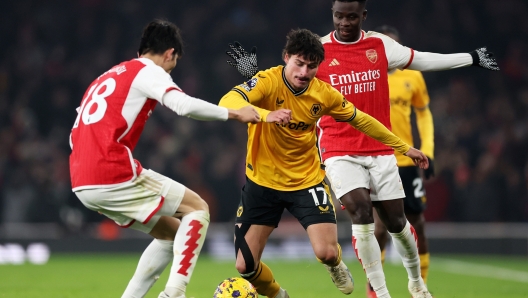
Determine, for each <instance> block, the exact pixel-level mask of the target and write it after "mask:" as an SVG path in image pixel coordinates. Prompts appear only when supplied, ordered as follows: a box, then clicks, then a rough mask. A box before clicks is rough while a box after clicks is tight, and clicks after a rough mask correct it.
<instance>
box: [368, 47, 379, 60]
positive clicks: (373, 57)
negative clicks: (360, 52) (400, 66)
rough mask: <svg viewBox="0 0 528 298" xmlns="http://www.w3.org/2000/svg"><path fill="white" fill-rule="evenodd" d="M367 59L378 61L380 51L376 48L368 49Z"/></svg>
mask: <svg viewBox="0 0 528 298" xmlns="http://www.w3.org/2000/svg"><path fill="white" fill-rule="evenodd" d="M366 54H367V59H369V61H370V62H372V63H376V61H378V52H376V50H374V49H370V50H367V52H366Z"/></svg>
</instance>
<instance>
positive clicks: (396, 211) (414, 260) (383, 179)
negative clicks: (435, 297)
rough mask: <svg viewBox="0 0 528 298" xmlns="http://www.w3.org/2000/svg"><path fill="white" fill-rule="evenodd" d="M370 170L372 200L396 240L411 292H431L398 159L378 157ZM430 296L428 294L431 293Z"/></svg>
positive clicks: (390, 156) (396, 246)
mask: <svg viewBox="0 0 528 298" xmlns="http://www.w3.org/2000/svg"><path fill="white" fill-rule="evenodd" d="M375 164H376V166H375V167H372V168H371V169H370V174H371V177H372V179H371V184H372V188H371V190H372V192H371V198H372V201H373V205H374V207H376V211H377V212H378V215H379V217H380V219H381V220H382V221H383V223H384V224H385V226H386V227H387V230H388V231H389V234H390V235H391V237H392V242H393V244H394V248H395V249H396V251H397V252H398V254H399V255H400V257H401V259H402V261H403V265H404V267H405V269H406V270H407V275H408V277H409V284H408V288H409V291H410V292H411V294H412V295H413V296H416V295H417V292H424V293H425V292H427V289H426V287H425V285H424V283H423V280H422V277H421V276H420V258H419V256H418V246H417V243H416V233H415V232H414V229H413V227H412V226H411V225H410V224H409V222H408V221H407V218H406V217H405V213H404V204H403V198H404V197H405V192H404V190H403V185H402V183H401V178H400V175H399V172H398V167H397V165H396V158H395V157H394V155H387V156H377V157H376V158H375ZM427 293H428V292H427Z"/></svg>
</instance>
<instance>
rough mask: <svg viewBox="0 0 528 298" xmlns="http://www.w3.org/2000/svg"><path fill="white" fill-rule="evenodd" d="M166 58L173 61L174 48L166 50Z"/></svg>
mask: <svg viewBox="0 0 528 298" xmlns="http://www.w3.org/2000/svg"><path fill="white" fill-rule="evenodd" d="M163 58H164V60H165V61H172V59H174V58H175V57H174V48H170V49H168V50H166V51H165V54H164V57H163Z"/></svg>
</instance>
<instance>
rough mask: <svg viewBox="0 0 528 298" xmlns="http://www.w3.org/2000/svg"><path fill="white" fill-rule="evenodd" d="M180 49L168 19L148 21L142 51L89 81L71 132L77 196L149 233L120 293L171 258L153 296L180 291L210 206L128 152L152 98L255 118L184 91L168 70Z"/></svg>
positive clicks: (181, 109) (143, 284) (140, 289)
mask: <svg viewBox="0 0 528 298" xmlns="http://www.w3.org/2000/svg"><path fill="white" fill-rule="evenodd" d="M182 53H183V49H182V40H181V37H180V34H179V29H178V28H177V27H176V26H175V25H174V24H172V23H170V22H166V21H153V22H151V23H149V24H148V25H147V26H146V27H145V29H144V31H143V35H142V38H141V43H140V46H139V53H138V54H139V56H140V57H139V58H138V59H133V60H130V61H126V62H123V63H121V64H119V65H117V66H114V67H112V68H111V69H110V70H108V71H107V72H105V73H103V74H102V75H101V76H99V77H98V78H97V79H95V81H93V82H92V83H91V85H90V86H89V87H88V89H87V91H86V93H85V94H84V97H83V99H82V101H81V104H80V108H78V110H77V112H78V116H77V119H76V120H75V123H74V125H73V128H72V132H71V136H70V146H71V148H72V152H71V155H70V173H71V181H72V188H73V191H74V192H75V194H76V195H77V197H78V198H79V199H80V200H81V202H82V203H83V204H84V205H85V206H86V207H87V208H89V209H91V210H93V211H97V212H100V213H102V214H104V215H105V216H107V217H109V218H110V219H112V220H114V221H115V222H116V223H117V224H118V225H120V226H122V227H130V228H132V229H136V230H139V231H142V232H144V233H148V234H150V235H152V236H153V237H154V238H155V239H154V240H153V241H152V243H151V244H150V245H149V246H148V247H147V248H146V250H145V251H144V253H143V254H142V256H141V259H140V261H139V264H138V267H137V270H136V273H135V274H134V276H133V278H132V279H131V281H130V283H129V284H128V287H127V288H126V290H125V293H124V294H123V296H122V297H144V296H145V294H146V293H147V291H148V290H149V289H150V287H151V286H152V285H153V283H154V282H155V281H156V279H157V278H158V276H159V275H160V274H161V272H162V271H163V270H164V269H165V267H166V266H167V265H168V264H169V262H170V261H173V264H172V268H171V272H170V275H169V280H168V282H167V285H166V287H165V290H164V291H163V292H162V293H161V294H160V295H159V297H185V290H186V285H187V283H188V282H189V280H190V277H191V274H192V272H193V269H194V267H195V264H196V261H197V259H198V255H199V253H200V250H201V248H202V245H203V242H204V238H205V234H206V231H207V227H208V226H209V212H208V206H207V204H206V203H205V201H204V200H202V199H201V198H200V196H198V195H197V194H196V193H195V192H193V191H192V190H190V189H188V188H186V187H185V186H184V185H182V184H180V183H178V182H176V181H174V180H172V179H170V178H167V177H165V176H163V175H161V174H158V173H156V172H154V171H152V170H149V169H144V168H142V166H141V164H140V163H139V162H138V161H137V160H135V159H134V158H133V156H132V152H133V151H134V147H135V146H136V144H137V142H138V139H139V136H140V135H141V132H142V131H143V128H144V126H145V122H146V121H147V120H148V118H149V116H150V115H151V113H152V111H153V109H154V107H155V106H156V104H157V103H158V102H159V103H161V104H162V105H164V106H166V107H168V108H170V109H171V110H173V111H174V112H176V113H177V114H178V115H183V116H188V117H192V118H195V119H200V120H227V119H236V120H239V121H241V122H253V123H256V122H258V121H260V116H259V115H258V113H257V111H256V110H254V109H253V108H252V107H247V108H243V109H240V110H229V109H226V108H223V107H219V106H217V105H213V104H210V103H208V102H205V101H202V100H200V99H197V98H193V97H191V96H188V95H186V94H185V93H183V92H182V90H181V89H180V88H178V86H177V85H176V84H175V83H174V82H173V81H172V79H171V77H170V75H169V73H170V71H171V70H172V69H173V68H174V67H175V66H176V63H177V60H178V58H180V56H181V55H182ZM270 120H273V117H272V119H270V118H269V117H268V121H270Z"/></svg>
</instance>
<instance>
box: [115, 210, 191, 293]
mask: <svg viewBox="0 0 528 298" xmlns="http://www.w3.org/2000/svg"><path fill="white" fill-rule="evenodd" d="M162 223H163V224H164V225H167V226H168V227H167V228H164V229H163V230H162V232H163V233H161V232H160V233H159V234H158V235H156V237H155V238H154V240H152V242H151V243H150V244H149V246H148V247H147V248H146V249H145V251H143V254H142V255H141V258H140V259H139V263H138V265H137V268H136V271H135V272H134V275H133V276H132V279H131V280H130V282H129V283H128V285H127V288H126V289H125V292H124V293H123V295H122V296H121V297H122V298H137V297H144V296H145V295H146V294H147V292H148V291H149V290H150V288H151V287H152V286H153V285H154V283H155V282H156V281H157V280H158V278H159V276H160V275H161V273H162V272H163V270H165V268H166V267H167V265H169V263H170V262H171V261H172V259H173V257H174V252H173V243H174V236H175V235H176V231H177V230H178V227H179V225H180V220H179V219H177V218H174V217H169V216H162V217H161V218H160V219H159V221H158V223H157V225H161V224H162ZM160 230H161V229H160Z"/></svg>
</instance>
